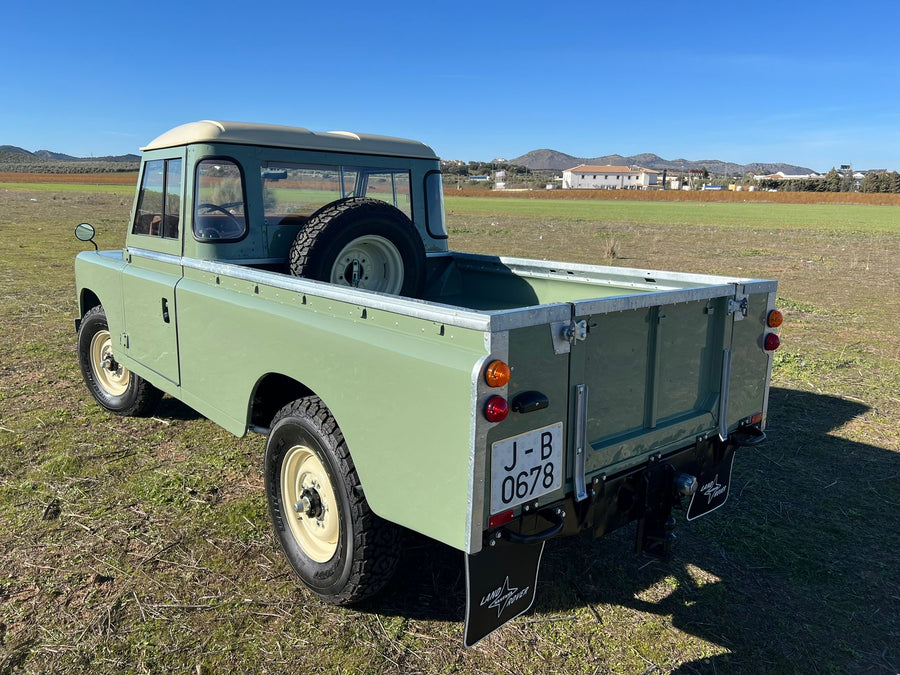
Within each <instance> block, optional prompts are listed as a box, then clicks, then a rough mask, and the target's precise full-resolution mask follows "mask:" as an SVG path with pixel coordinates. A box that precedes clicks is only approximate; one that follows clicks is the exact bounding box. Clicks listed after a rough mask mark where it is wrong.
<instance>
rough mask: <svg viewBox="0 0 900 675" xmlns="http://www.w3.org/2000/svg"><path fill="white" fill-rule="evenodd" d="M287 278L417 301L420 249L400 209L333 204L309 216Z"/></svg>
mask: <svg viewBox="0 0 900 675" xmlns="http://www.w3.org/2000/svg"><path fill="white" fill-rule="evenodd" d="M290 264H291V274H294V275H296V276H300V277H306V278H308V279H316V280H318V281H328V282H331V283H333V284H340V285H343V286H353V287H356V288H362V289H365V290H369V291H378V292H381V293H390V294H393V295H405V296H408V297H418V296H420V295H421V294H422V286H423V284H424V281H425V247H424V245H423V244H422V238H421V237H420V236H419V233H418V232H417V231H416V228H415V227H414V226H413V224H412V222H410V220H409V218H407V217H406V216H405V215H404V214H403V213H402V212H401V211H399V210H398V209H396V208H395V207H394V206H392V205H390V204H388V203H387V202H383V201H380V200H377V199H365V198H356V197H354V198H351V199H343V200H341V201H337V202H333V203H331V204H328V205H326V206H324V207H322V208H321V209H320V210H319V211H317V212H316V213H314V214H313V215H312V216H311V217H310V219H309V221H308V222H307V223H306V225H305V226H304V227H303V228H302V229H301V230H300V231H299V232H298V233H297V236H296V237H295V238H294V243H293V244H292V245H291V257H290Z"/></svg>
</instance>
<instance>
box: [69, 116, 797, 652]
mask: <svg viewBox="0 0 900 675" xmlns="http://www.w3.org/2000/svg"><path fill="white" fill-rule="evenodd" d="M76 235H77V236H78V237H79V239H82V240H83V241H92V239H93V228H92V227H91V226H90V225H88V224H86V223H83V224H82V225H79V226H78V227H77V228H76ZM94 248H95V249H96V248H97V247H96V244H95V245H94ZM75 272H76V284H77V293H78V303H79V310H80V311H79V317H80V318H79V319H77V320H76V325H77V329H78V356H79V360H80V363H81V369H82V373H83V375H84V379H85V382H86V384H87V387H88V389H89V391H90V392H91V394H92V395H93V396H94V397H95V398H96V400H97V402H98V403H99V404H100V405H101V406H103V407H104V408H105V409H107V410H109V411H110V412H113V413H117V414H122V415H141V414H149V413H150V412H151V411H152V410H153V409H154V407H155V405H156V403H157V402H158V401H159V399H160V397H161V396H162V394H163V392H165V393H167V394H169V395H170V396H173V397H176V398H178V399H180V400H182V401H184V402H185V403H186V404H187V405H189V406H191V407H193V408H194V409H196V410H197V411H199V412H200V413H202V414H203V415H205V416H206V417H208V418H209V419H211V420H213V421H215V422H216V423H218V424H220V425H221V426H222V427H224V428H225V429H227V430H229V431H230V432H232V433H234V434H236V435H239V436H241V435H244V434H246V433H247V432H248V431H256V432H261V433H262V434H265V436H266V444H265V459H264V471H265V485H266V493H267V500H268V506H269V511H270V514H271V518H272V523H273V528H274V531H275V535H276V537H277V539H278V541H279V543H280V545H281V548H282V550H283V551H284V555H285V557H286V559H287V560H288V562H289V563H290V565H291V567H292V568H293V569H294V570H295V572H296V573H297V575H298V576H299V577H300V579H301V580H302V581H303V583H304V584H305V585H306V586H307V587H308V588H309V589H310V590H311V591H312V592H313V593H315V594H316V595H318V596H319V597H320V598H323V599H324V600H326V601H329V602H333V603H339V604H346V603H352V602H355V601H358V600H360V599H363V598H366V597H368V596H370V595H372V594H374V593H375V592H377V591H378V590H380V589H381V588H382V587H383V586H384V584H385V583H386V582H387V581H388V579H389V578H390V575H391V573H392V572H393V570H394V568H395V565H396V562H397V560H398V556H399V546H400V541H401V538H400V533H401V532H402V529H403V528H408V529H410V530H414V531H416V532H419V533H422V534H424V535H427V536H429V537H432V538H434V539H436V540H438V541H440V542H443V543H445V544H447V545H449V546H451V547H453V548H455V549H458V550H459V551H461V552H463V553H464V554H465V555H464V562H465V568H466V576H467V594H468V598H467V600H468V602H467V607H468V609H467V616H466V628H465V643H466V644H467V645H471V644H474V643H475V642H477V641H478V640H479V639H481V638H482V637H484V636H485V635H487V634H488V633H490V632H491V631H492V630H494V629H496V628H497V627H498V626H499V625H501V624H503V623H504V622H506V621H507V620H509V619H510V618H513V617H515V616H517V615H519V614H521V613H522V612H523V611H525V610H527V609H528V608H529V607H530V606H531V604H532V602H533V600H534V591H535V585H536V579H537V574H538V568H539V564H540V557H541V553H542V551H543V547H544V545H545V542H546V541H547V540H549V539H551V538H553V537H556V536H563V535H573V534H577V533H587V534H589V535H593V536H595V537H598V536H601V535H603V534H604V533H607V532H609V531H611V530H613V529H616V528H619V527H621V526H623V525H626V524H628V523H630V522H633V521H636V523H637V534H636V549H637V551H638V552H648V553H657V554H660V555H668V553H669V548H670V544H671V541H672V539H673V534H672V528H673V527H674V523H675V521H674V518H673V517H672V511H673V509H684V510H685V511H686V516H687V519H688V520H692V519H694V518H697V517H699V516H701V515H704V514H705V513H708V512H709V511H712V510H713V509H715V508H717V507H719V506H721V505H722V504H723V503H724V502H725V500H726V498H727V496H728V488H729V483H730V479H731V466H732V460H733V457H734V453H735V450H736V449H738V448H740V447H741V446H751V445H754V444H756V443H758V442H760V441H762V440H763V439H764V438H765V434H764V432H763V429H764V425H765V418H766V406H767V399H768V390H769V377H770V372H771V367H772V351H773V350H774V349H776V348H777V347H778V342H779V340H778V335H777V330H776V329H777V327H778V325H779V324H780V322H781V315H780V313H779V312H778V310H776V309H775V292H776V283H775V282H773V281H766V280H760V279H744V278H731V277H719V276H709V275H699V274H679V273H673V272H663V271H656V270H653V271H650V270H643V269H624V268H618V267H615V268H613V267H599V266H594V265H578V264H569V263H563V262H547V261H538V260H527V259H516V258H503V257H492V256H484V255H473V254H468V253H460V252H456V251H451V250H449V249H448V246H447V233H446V229H445V223H444V208H443V193H442V183H441V174H440V162H439V160H438V158H437V157H436V156H435V154H434V152H433V151H432V150H431V149H430V148H429V147H427V146H426V145H423V144H421V143H418V142H414V141H409V140H402V139H396V138H386V137H380V136H370V135H363V134H355V133H347V132H332V133H316V132H310V131H307V130H305V129H300V128H291V127H278V126H267V125H258V124H245V123H233V122H212V121H203V122H194V123H190V124H186V125H183V126H180V127H177V128H175V129H172V130H171V131H168V132H166V133H164V134H163V135H162V136H160V137H158V138H156V139H155V140H153V141H151V142H150V143H149V144H148V145H147V146H146V147H145V148H143V158H142V161H141V172H140V179H139V185H138V190H137V195H136V199H135V203H134V208H133V211H132V216H131V222H130V223H129V225H128V233H127V235H126V238H125V248H124V249H123V250H116V251H97V250H93V251H90V250H89V251H86V252H83V253H81V254H79V255H78V257H77V259H76V261H75Z"/></svg>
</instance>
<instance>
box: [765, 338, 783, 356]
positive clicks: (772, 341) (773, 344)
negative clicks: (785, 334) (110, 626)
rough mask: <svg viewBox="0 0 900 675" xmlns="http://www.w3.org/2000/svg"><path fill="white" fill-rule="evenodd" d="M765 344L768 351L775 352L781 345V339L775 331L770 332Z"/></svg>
mask: <svg viewBox="0 0 900 675" xmlns="http://www.w3.org/2000/svg"><path fill="white" fill-rule="evenodd" d="M763 346H764V347H765V348H766V351H767V352H774V351H775V350H776V349H778V348H779V347H780V346H781V340H780V339H779V337H778V336H777V335H776V334H775V333H769V334H768V335H766V339H765V340H764V342H763Z"/></svg>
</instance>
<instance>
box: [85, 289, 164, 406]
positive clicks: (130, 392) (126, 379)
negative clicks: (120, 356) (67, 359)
mask: <svg viewBox="0 0 900 675" xmlns="http://www.w3.org/2000/svg"><path fill="white" fill-rule="evenodd" d="M78 363H79V365H80V366H81V374H82V376H83V377H84V382H85V384H86V385H87V388H88V391H90V392H91V395H93V397H94V398H95V399H96V401H97V403H99V404H100V405H101V406H103V407H104V408H105V409H106V410H108V411H109V412H112V413H115V414H117V415H134V416H141V415H149V414H150V413H152V412H153V411H154V410H156V406H157V405H158V404H159V400H160V398H162V392H161V391H160V390H159V389H157V388H156V387H154V386H153V385H152V384H150V383H149V382H147V381H146V380H145V379H143V378H142V377H140V376H138V375H135V374H134V373H132V372H131V371H130V370H128V369H127V368H126V367H125V366H123V365H122V364H121V363H119V362H118V361H117V360H116V357H115V355H114V354H113V341H112V336H111V335H110V333H109V324H108V323H107V321H106V312H105V311H104V310H103V307H100V306H97V307H94V308H92V309H90V310H88V311H87V312H86V313H85V315H84V318H82V320H81V326H80V327H79V329H78Z"/></svg>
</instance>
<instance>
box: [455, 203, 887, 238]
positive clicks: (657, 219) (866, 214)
mask: <svg viewBox="0 0 900 675" xmlns="http://www.w3.org/2000/svg"><path fill="white" fill-rule="evenodd" d="M446 207H447V210H448V211H451V212H453V214H457V213H459V214H466V215H479V216H490V215H495V214H497V215H499V214H503V215H504V216H506V217H509V216H524V217H528V218H545V219H548V220H553V219H561V220H576V221H588V222H628V223H640V224H647V225H653V224H662V225H691V226H707V227H715V228H720V229H735V228H739V229H746V228H755V229H758V230H761V231H765V232H771V231H773V230H775V231H777V230H781V229H783V228H791V229H797V228H799V229H806V230H822V231H828V232H847V233H852V232H885V233H894V234H896V233H897V232H898V230H900V213H898V212H900V209H898V208H897V207H896V206H868V205H859V204H772V203H766V202H753V201H748V202H744V203H741V202H737V203H735V202H665V201H626V200H624V199H623V200H621V201H619V200H610V199H604V200H590V199H579V200H574V199H573V200H569V199H526V198H522V199H519V198H508V197H506V198H497V197H493V198H492V197H454V196H448V197H447V198H446Z"/></svg>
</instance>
